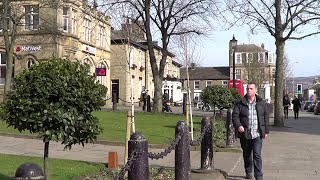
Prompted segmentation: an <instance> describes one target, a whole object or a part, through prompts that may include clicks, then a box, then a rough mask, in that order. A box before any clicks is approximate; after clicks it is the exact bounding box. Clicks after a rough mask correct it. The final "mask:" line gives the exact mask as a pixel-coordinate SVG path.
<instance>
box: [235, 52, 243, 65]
mask: <svg viewBox="0 0 320 180" xmlns="http://www.w3.org/2000/svg"><path fill="white" fill-rule="evenodd" d="M235 56H236V62H235V63H236V64H242V54H241V53H236V54H235Z"/></svg>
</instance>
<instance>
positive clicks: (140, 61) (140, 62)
mask: <svg viewBox="0 0 320 180" xmlns="http://www.w3.org/2000/svg"><path fill="white" fill-rule="evenodd" d="M141 66H142V51H141V49H139V67H141Z"/></svg>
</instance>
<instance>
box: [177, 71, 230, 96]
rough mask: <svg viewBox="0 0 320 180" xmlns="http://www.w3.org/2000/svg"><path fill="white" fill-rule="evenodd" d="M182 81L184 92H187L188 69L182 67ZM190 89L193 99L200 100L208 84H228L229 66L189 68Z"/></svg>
mask: <svg viewBox="0 0 320 180" xmlns="http://www.w3.org/2000/svg"><path fill="white" fill-rule="evenodd" d="M180 74H181V81H182V85H183V93H187V88H188V77H187V69H186V68H181V70H180ZM188 74H189V89H190V97H191V101H192V102H194V101H196V102H198V101H200V96H201V93H202V90H204V89H205V88H206V87H207V86H212V85H222V86H227V85H228V80H229V78H230V77H229V76H230V68H229V67H192V68H188Z"/></svg>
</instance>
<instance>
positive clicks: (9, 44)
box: [2, 0, 15, 100]
mask: <svg viewBox="0 0 320 180" xmlns="http://www.w3.org/2000/svg"><path fill="white" fill-rule="evenodd" d="M3 3H4V17H10V12H9V9H10V1H9V0H5V1H4V2H3ZM2 24H3V36H4V42H5V49H6V55H7V61H6V79H5V84H4V94H3V100H5V95H6V94H7V92H8V91H10V89H11V79H12V66H13V47H14V41H15V37H14V36H15V35H14V33H12V34H11V37H10V34H9V31H8V29H9V28H10V27H8V26H7V18H2ZM11 31H15V27H14V25H13V27H12V29H11Z"/></svg>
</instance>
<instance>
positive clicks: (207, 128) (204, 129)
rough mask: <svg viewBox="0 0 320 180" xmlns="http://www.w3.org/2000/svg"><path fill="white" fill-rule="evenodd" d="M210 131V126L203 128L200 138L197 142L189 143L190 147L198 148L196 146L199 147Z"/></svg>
mask: <svg viewBox="0 0 320 180" xmlns="http://www.w3.org/2000/svg"><path fill="white" fill-rule="evenodd" d="M210 129H211V125H207V126H205V127H204V128H203V131H202V132H201V135H200V137H199V138H198V139H197V140H195V141H190V145H191V146H198V145H200V143H201V141H202V139H203V137H204V135H205V134H206V132H207V131H209V130H210Z"/></svg>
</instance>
